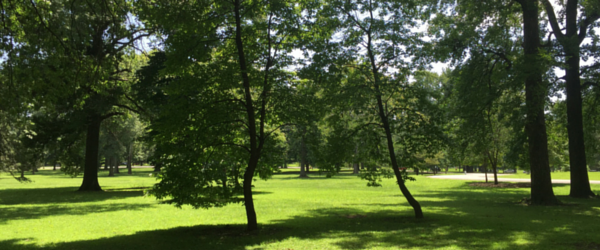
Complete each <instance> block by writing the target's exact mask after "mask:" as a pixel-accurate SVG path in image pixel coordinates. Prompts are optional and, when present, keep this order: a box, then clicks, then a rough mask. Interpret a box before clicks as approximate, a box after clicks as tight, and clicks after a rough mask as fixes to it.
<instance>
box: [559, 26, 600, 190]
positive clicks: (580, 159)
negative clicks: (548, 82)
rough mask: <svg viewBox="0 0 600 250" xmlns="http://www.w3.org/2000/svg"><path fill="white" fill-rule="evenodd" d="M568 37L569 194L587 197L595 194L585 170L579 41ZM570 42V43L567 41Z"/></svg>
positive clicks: (566, 48) (566, 49)
mask: <svg viewBox="0 0 600 250" xmlns="http://www.w3.org/2000/svg"><path fill="white" fill-rule="evenodd" d="M573 38H574V39H570V40H571V42H572V43H573V44H572V46H564V45H563V48H565V52H566V56H567V69H566V75H565V77H566V86H567V132H568V135H569V164H570V167H571V190H570V193H569V196H571V197H575V198H589V197H590V196H595V194H594V192H592V189H591V187H590V179H589V176H588V172H587V162H586V155H585V144H584V140H583V113H582V110H583V102H582V98H581V80H580V77H581V76H580V73H579V59H580V55H579V43H578V39H577V36H576V35H574V36H573ZM569 44H571V43H569Z"/></svg>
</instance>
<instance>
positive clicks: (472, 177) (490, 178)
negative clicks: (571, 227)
mask: <svg viewBox="0 0 600 250" xmlns="http://www.w3.org/2000/svg"><path fill="white" fill-rule="evenodd" d="M504 176H510V175H505V174H498V181H499V182H531V180H530V179H517V178H504ZM428 178H434V179H452V180H472V181H485V174H480V173H471V174H466V175H462V174H461V175H436V176H428ZM488 181H494V175H493V174H488ZM552 183H562V184H571V180H552ZM590 184H600V181H590Z"/></svg>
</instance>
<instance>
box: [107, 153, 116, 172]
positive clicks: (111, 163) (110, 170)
mask: <svg viewBox="0 0 600 250" xmlns="http://www.w3.org/2000/svg"><path fill="white" fill-rule="evenodd" d="M116 161H117V159H116V157H110V164H109V165H110V166H109V167H108V176H115V171H114V167H115V162H116Z"/></svg>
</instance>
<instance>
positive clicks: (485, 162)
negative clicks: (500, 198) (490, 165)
mask: <svg viewBox="0 0 600 250" xmlns="http://www.w3.org/2000/svg"><path fill="white" fill-rule="evenodd" d="M483 159H484V160H483V171H484V172H485V183H488V176H487V172H488V171H487V160H486V158H485V157H484V158H483Z"/></svg>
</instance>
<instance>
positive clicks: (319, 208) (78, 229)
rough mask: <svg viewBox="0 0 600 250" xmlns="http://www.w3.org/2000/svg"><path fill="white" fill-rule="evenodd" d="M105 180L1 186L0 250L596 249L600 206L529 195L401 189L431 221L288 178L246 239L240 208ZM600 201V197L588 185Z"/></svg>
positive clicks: (48, 179)
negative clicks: (180, 202)
mask: <svg viewBox="0 0 600 250" xmlns="http://www.w3.org/2000/svg"><path fill="white" fill-rule="evenodd" d="M134 170H135V174H134V175H133V176H127V175H126V174H121V175H120V176H117V177H107V176H106V175H107V173H106V172H105V171H104V172H101V174H100V176H101V177H100V184H101V185H102V187H103V188H104V189H105V190H106V192H101V193H79V192H75V190H76V189H77V187H78V186H79V184H80V183H81V179H80V178H71V177H68V176H64V175H62V173H60V172H58V171H56V172H53V171H45V170H44V171H40V172H39V173H38V174H36V175H35V176H31V175H30V176H29V177H32V179H33V180H34V182H33V183H28V184H21V183H18V182H16V181H14V180H12V178H11V177H9V176H0V232H2V233H1V234H0V249H3V250H4V249H40V248H49V249H144V250H148V249H399V248H404V249H598V248H600V237H599V236H598V225H600V199H593V200H576V199H571V198H568V197H565V195H567V194H568V191H569V187H568V185H564V184H563V185H555V189H554V191H555V193H556V194H557V195H560V199H561V200H562V201H563V202H565V203H567V205H565V206H557V207H534V206H524V205H521V204H520V203H519V201H520V200H521V199H522V198H523V197H527V196H528V193H529V190H528V189H517V188H511V189H508V188H507V189H499V188H475V187H471V186H469V182H468V181H461V180H442V179H430V178H424V177H422V176H418V177H417V181H416V182H410V183H408V187H409V188H410V190H411V191H412V192H413V194H414V195H415V197H416V198H417V199H418V200H419V201H420V202H421V204H422V206H423V209H424V213H425V216H426V218H425V219H422V220H417V219H414V218H413V213H412V209H411V207H410V206H408V204H407V203H406V201H405V200H404V198H403V197H402V196H401V194H400V192H399V190H398V188H397V187H396V186H395V185H394V182H393V181H392V180H387V179H386V180H384V183H383V184H384V185H383V187H379V188H368V187H366V182H365V181H362V180H360V179H359V178H357V177H356V176H352V175H349V174H340V175H337V176H335V177H334V178H332V179H326V178H324V175H321V176H319V175H318V174H312V175H311V178H307V179H299V178H296V175H295V174H294V173H289V172H288V170H286V171H285V172H287V173H282V174H278V175H275V176H274V178H273V179H272V180H268V181H261V180H258V181H256V182H255V189H254V190H255V196H254V197H255V204H256V209H257V215H258V220H259V223H260V224H261V230H260V232H259V233H258V234H247V233H245V231H244V228H245V225H244V224H245V213H244V208H243V207H242V206H241V204H232V205H229V206H226V207H224V208H214V209H209V210H195V209H192V208H190V207H183V208H181V209H178V208H175V207H173V206H171V205H166V204H161V203H160V202H159V201H157V200H156V199H155V198H153V197H146V196H144V192H143V189H144V188H146V187H149V186H151V185H152V184H153V183H154V182H155V181H156V180H155V179H154V177H153V176H150V175H151V174H152V172H150V171H151V169H134ZM592 189H593V190H594V191H595V192H596V193H600V185H592Z"/></svg>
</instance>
